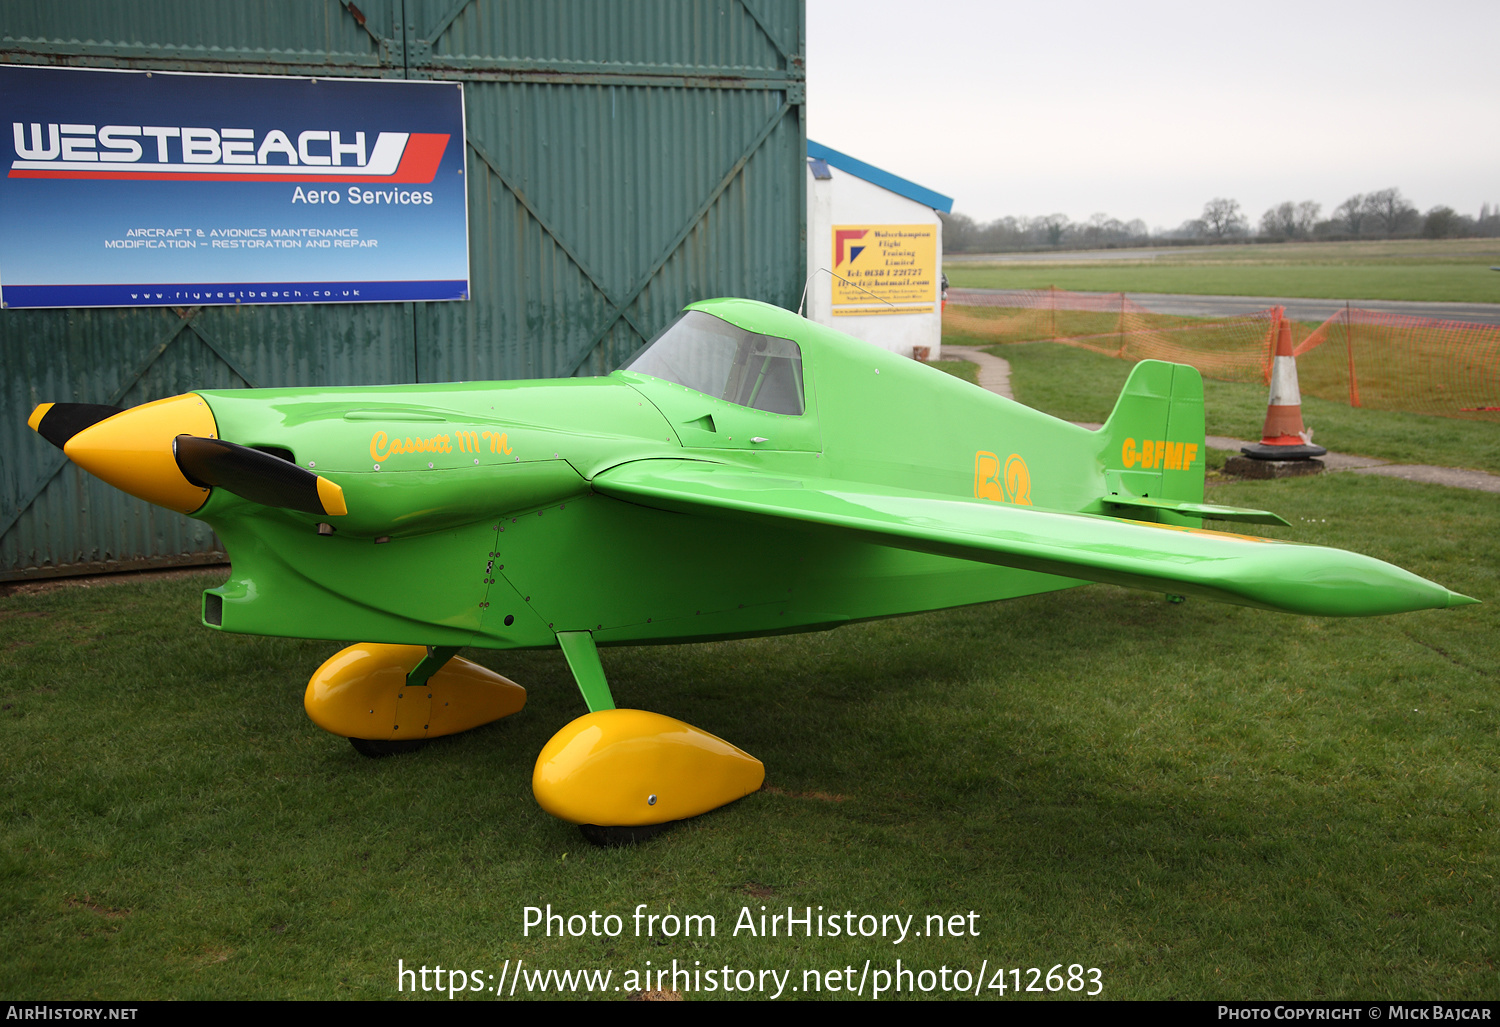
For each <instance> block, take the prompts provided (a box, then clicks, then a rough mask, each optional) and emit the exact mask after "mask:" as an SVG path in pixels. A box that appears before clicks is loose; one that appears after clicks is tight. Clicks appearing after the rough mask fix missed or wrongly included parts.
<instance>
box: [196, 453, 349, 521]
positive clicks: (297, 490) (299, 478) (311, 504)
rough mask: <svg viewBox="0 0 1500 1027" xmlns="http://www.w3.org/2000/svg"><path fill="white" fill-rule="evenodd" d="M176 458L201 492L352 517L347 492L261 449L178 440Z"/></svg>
mask: <svg viewBox="0 0 1500 1027" xmlns="http://www.w3.org/2000/svg"><path fill="white" fill-rule="evenodd" d="M172 456H173V457H175V458H176V460H177V467H178V469H179V470H181V471H182V474H183V476H184V477H185V478H187V479H188V481H190V482H192V483H193V484H194V485H198V486H200V487H206V488H222V489H228V490H229V491H230V492H233V493H234V494H235V495H237V496H239V497H240V498H242V499H248V500H250V501H251V502H252V503H261V504H264V505H265V506H279V507H283V508H285V509H288V510H300V511H302V512H303V513H311V514H332V515H335V516H340V515H343V514H346V513H348V512H349V511H348V508H347V507H346V506H345V505H344V492H343V490H342V489H340V488H339V487H338V486H337V485H335V484H334V483H333V482H331V481H329V480H328V479H327V478H324V477H320V476H319V475H316V474H313V473H312V472H311V471H307V470H303V469H302V468H301V467H298V466H297V465H296V464H294V463H291V462H290V461H287V460H283V459H281V457H279V456H272V455H271V454H270V453H263V452H261V451H260V450H258V449H251V448H250V447H248V446H239V445H236V444H235V443H233V442H225V441H224V440H223V439H205V438H202V437H200V436H197V435H179V436H177V437H176V438H175V439H173V440H172Z"/></svg>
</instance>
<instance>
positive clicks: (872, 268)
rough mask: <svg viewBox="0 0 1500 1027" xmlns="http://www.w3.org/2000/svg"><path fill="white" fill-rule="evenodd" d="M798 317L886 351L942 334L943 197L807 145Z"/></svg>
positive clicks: (932, 355)
mask: <svg viewBox="0 0 1500 1027" xmlns="http://www.w3.org/2000/svg"><path fill="white" fill-rule="evenodd" d="M807 175H808V180H807V272H808V275H809V281H808V285H807V299H806V301H805V306H804V310H803V312H804V314H805V315H806V316H807V317H808V318H809V319H811V320H813V321H817V322H818V323H820V324H825V325H828V326H830V327H832V328H837V329H838V330H839V331H841V332H847V333H848V334H849V335H853V336H855V337H856V338H859V339H864V340H865V341H866V342H871V343H874V344H875V345H877V346H880V347H882V348H884V349H888V350H890V351H891V352H893V353H900V354H902V355H903V356H912V355H913V354H912V350H913V348H914V347H920V346H925V347H927V349H928V356H929V359H933V360H935V359H937V357H938V355H939V348H940V345H941V340H942V333H943V316H942V296H941V288H940V284H939V282H940V280H941V278H942V271H943V224H942V221H941V220H940V219H939V218H938V211H942V212H944V213H947V212H949V211H951V210H952V209H953V200H952V198H951V197H948V196H944V195H942V194H941V193H936V192H933V191H932V190H931V189H927V188H924V187H922V186H920V185H917V184H916V183H915V182H909V181H907V180H906V179H904V178H900V177H898V176H896V175H893V174H891V173H890V172H888V171H882V170H881V169H879V168H877V167H874V166H872V165H869V164H866V163H865V162H864V161H861V160H855V159H854V158H853V157H850V156H849V155H848V154H844V153H840V152H839V151H837V150H833V149H830V148H829V147H827V146H823V145H821V144H819V143H815V142H813V141H812V140H811V139H809V140H808V141H807Z"/></svg>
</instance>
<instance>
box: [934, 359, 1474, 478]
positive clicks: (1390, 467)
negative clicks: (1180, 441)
mask: <svg viewBox="0 0 1500 1027" xmlns="http://www.w3.org/2000/svg"><path fill="white" fill-rule="evenodd" d="M942 355H943V357H944V358H947V359H951V360H968V361H971V362H973V363H975V364H978V365H979V384H980V385H981V386H982V387H984V388H986V389H989V390H990V391H991V392H993V393H996V394H997V395H1001V396H1004V397H1005V398H1006V399H1015V398H1016V397H1015V395H1014V394H1013V393H1012V392H1011V388H1010V362H1009V361H1007V360H1004V359H1002V358H1001V357H997V356H992V355H991V354H989V353H986V352H984V351H983V350H981V349H979V348H977V347H975V346H944V347H943V350H942ZM1073 423H1074V424H1076V425H1078V426H1079V427H1080V428H1087V429H1089V430H1090V431H1094V430H1096V429H1098V428H1099V427H1100V425H1098V424H1094V423H1091V422H1088V421H1074V422H1073ZM1204 442H1206V443H1207V444H1208V445H1209V446H1210V447H1212V448H1213V449H1225V450H1229V451H1230V452H1233V453H1238V452H1239V451H1240V447H1242V446H1248V445H1250V444H1251V443H1250V442H1249V441H1248V440H1246V439H1232V438H1229V437H1228V436H1226V435H1210V436H1208V437H1207V438H1206V439H1204ZM1321 459H1322V461H1323V465H1324V466H1325V467H1326V468H1328V470H1330V471H1352V472H1354V473H1355V474H1378V475H1380V476H1381V477H1385V478H1402V479H1404V480H1406V481H1420V482H1425V483H1426V484H1429V485H1448V486H1450V487H1452V488H1456V489H1474V490H1476V491H1479V492H1497V493H1500V475H1496V474H1489V473H1487V472H1485V471H1468V470H1463V469H1462V468H1457V467H1434V466H1432V465H1430V464H1393V463H1389V462H1387V461H1385V460H1377V459H1375V458H1374V457H1368V456H1345V455H1344V454H1342V453H1329V454H1328V455H1327V456H1325V457H1322V458H1321Z"/></svg>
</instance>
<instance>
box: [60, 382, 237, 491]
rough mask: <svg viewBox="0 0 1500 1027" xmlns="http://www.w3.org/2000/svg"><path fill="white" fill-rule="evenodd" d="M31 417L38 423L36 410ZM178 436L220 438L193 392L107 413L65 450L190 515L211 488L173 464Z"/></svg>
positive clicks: (124, 486) (115, 481)
mask: <svg viewBox="0 0 1500 1027" xmlns="http://www.w3.org/2000/svg"><path fill="white" fill-rule="evenodd" d="M38 409H40V408H38ZM41 413H42V414H43V415H45V413H46V411H44V410H43V411H41ZM32 417H34V418H37V421H38V423H40V420H41V418H40V416H39V415H38V414H37V413H35V412H33V413H32ZM179 435H197V436H199V437H201V438H207V439H212V438H217V437H218V426H217V425H216V424H215V423H214V415H213V411H211V410H209V408H208V404H207V403H206V402H204V400H203V398H202V397H200V396H198V395H197V394H195V393H191V392H189V393H186V394H184V395H181V396H173V397H171V398H170V399H159V400H157V401H155V402H154V403H143V404H142V405H140V406H138V407H131V408H130V409H129V410H126V411H123V412H121V413H118V414H115V415H114V416H113V417H107V418H105V419H104V420H102V421H100V422H99V423H98V424H94V425H91V426H89V427H87V428H85V429H83V431H81V432H79V433H78V434H77V435H74V436H73V437H72V438H71V439H69V440H68V441H67V444H66V445H64V446H63V452H64V453H66V454H68V458H69V459H70V460H72V461H73V462H74V463H75V464H77V465H78V466H80V467H82V468H83V469H84V470H86V471H88V472H89V473H90V474H92V475H94V476H95V477H97V478H101V479H103V480H104V481H107V482H109V483H110V484H111V485H113V486H114V487H115V488H117V489H120V490H121V491H122V492H129V493H130V494H131V495H132V496H136V497H138V498H140V499H144V500H145V501H146V502H148V503H155V504H156V505H157V506H164V507H166V508H167V509H168V510H176V511H177V512H178V513H185V514H190V513H193V512H194V511H195V510H197V509H198V508H199V507H201V506H202V505H203V504H204V502H206V501H207V499H208V493H209V490H208V489H206V488H202V487H200V486H198V485H194V484H193V483H192V482H190V481H188V480H187V478H185V477H184V476H183V474H182V470H181V468H179V467H178V466H177V459H176V458H175V457H174V456H173V455H172V440H173V439H175V438H176V437H177V436H179Z"/></svg>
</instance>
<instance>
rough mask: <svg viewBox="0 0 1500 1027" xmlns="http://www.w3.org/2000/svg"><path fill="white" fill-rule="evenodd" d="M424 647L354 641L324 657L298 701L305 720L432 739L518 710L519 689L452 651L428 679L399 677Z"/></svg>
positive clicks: (358, 734) (353, 733)
mask: <svg viewBox="0 0 1500 1027" xmlns="http://www.w3.org/2000/svg"><path fill="white" fill-rule="evenodd" d="M426 655H427V648H426V646H420V645H391V644H387V643H384V642H359V643H356V644H354V645H351V646H349V647H348V648H346V649H341V650H340V651H339V652H337V653H334V654H333V655H332V656H330V657H329V658H328V659H327V660H326V661H325V662H324V663H323V665H322V666H321V667H319V668H318V669H317V670H316V671H315V672H314V673H313V676H312V678H311V679H310V680H309V681H308V682H307V692H306V693H305V694H304V695H303V698H302V704H303V707H304V708H305V709H306V710H307V715H308V717H310V718H311V719H312V722H313V723H314V724H316V725H318V727H320V728H322V729H323V730H324V731H328V732H330V733H332V734H335V735H343V736H344V737H345V738H369V739H373V740H383V741H393V740H398V739H407V740H410V739H418V738H438V737H441V736H442V735H452V734H457V733H458V732H460V731H467V730H469V729H470V728H475V727H479V726H480V725H481V724H488V723H490V722H491V721H494V720H499V719H500V718H502V717H508V716H510V715H511V714H512V713H516V712H519V711H520V709H521V708H522V707H523V706H525V705H526V689H524V688H522V687H521V686H520V685H518V684H516V683H515V682H514V681H512V680H510V679H509V678H507V677H504V676H502V675H500V674H496V673H495V672H494V671H492V670H489V669H488V668H486V667H481V666H480V665H479V664H477V663H474V662H472V661H470V660H465V659H463V658H461V657H457V656H455V657H454V658H453V659H451V660H449V661H448V662H447V663H446V664H444V665H443V667H442V669H440V670H439V671H438V672H437V673H436V674H434V675H432V677H430V678H428V680H427V683H426V684H423V685H417V686H416V687H412V688H409V687H407V684H406V676H407V674H409V673H411V671H412V670H413V668H415V667H416V665H417V664H418V663H420V662H421V661H422V658H423V657H424V656H426Z"/></svg>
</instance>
